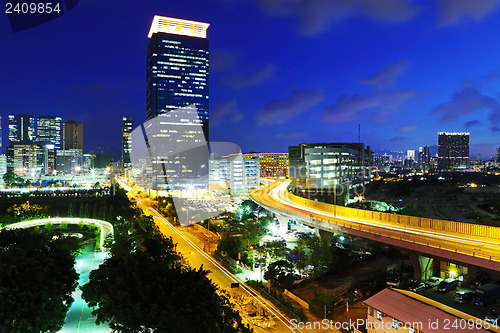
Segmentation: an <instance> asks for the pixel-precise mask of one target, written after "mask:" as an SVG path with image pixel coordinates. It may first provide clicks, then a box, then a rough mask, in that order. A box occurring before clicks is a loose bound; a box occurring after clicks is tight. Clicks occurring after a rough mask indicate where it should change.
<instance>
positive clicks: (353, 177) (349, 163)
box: [288, 142, 372, 191]
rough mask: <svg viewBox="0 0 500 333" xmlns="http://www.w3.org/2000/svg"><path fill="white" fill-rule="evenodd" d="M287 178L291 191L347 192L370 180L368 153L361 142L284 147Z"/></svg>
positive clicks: (369, 153)
mask: <svg viewBox="0 0 500 333" xmlns="http://www.w3.org/2000/svg"><path fill="white" fill-rule="evenodd" d="M288 154H289V164H290V166H289V177H290V180H291V181H292V186H293V187H294V189H295V190H302V189H304V190H311V189H334V188H338V187H339V186H340V187H341V188H343V189H345V190H347V191H349V190H351V189H355V188H357V187H359V186H361V185H363V184H366V183H368V182H370V181H371V175H370V166H371V165H372V152H371V149H370V146H367V147H366V148H365V145H364V144H363V143H345V142H338V143H307V144H300V145H298V146H290V147H288Z"/></svg>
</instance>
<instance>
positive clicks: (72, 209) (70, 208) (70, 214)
mask: <svg viewBox="0 0 500 333" xmlns="http://www.w3.org/2000/svg"><path fill="white" fill-rule="evenodd" d="M66 216H68V217H73V216H75V207H73V203H72V202H70V203H69V206H68V213H67V214H66Z"/></svg>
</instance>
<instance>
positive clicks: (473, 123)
mask: <svg viewBox="0 0 500 333" xmlns="http://www.w3.org/2000/svg"><path fill="white" fill-rule="evenodd" d="M479 125H481V122H480V121H479V120H469V121H467V122H465V124H464V126H465V128H467V129H469V128H471V127H474V126H479Z"/></svg>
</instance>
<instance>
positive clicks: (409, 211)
mask: <svg viewBox="0 0 500 333" xmlns="http://www.w3.org/2000/svg"><path fill="white" fill-rule="evenodd" d="M424 213H425V209H424V208H423V207H421V206H406V207H404V208H403V209H401V210H400V211H398V212H397V214H400V215H408V216H417V217H423V216H424Z"/></svg>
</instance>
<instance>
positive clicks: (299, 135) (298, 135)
mask: <svg viewBox="0 0 500 333" xmlns="http://www.w3.org/2000/svg"><path fill="white" fill-rule="evenodd" d="M307 136H308V134H307V132H304V131H302V132H288V133H278V134H276V138H277V139H285V140H296V139H303V138H307Z"/></svg>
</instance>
